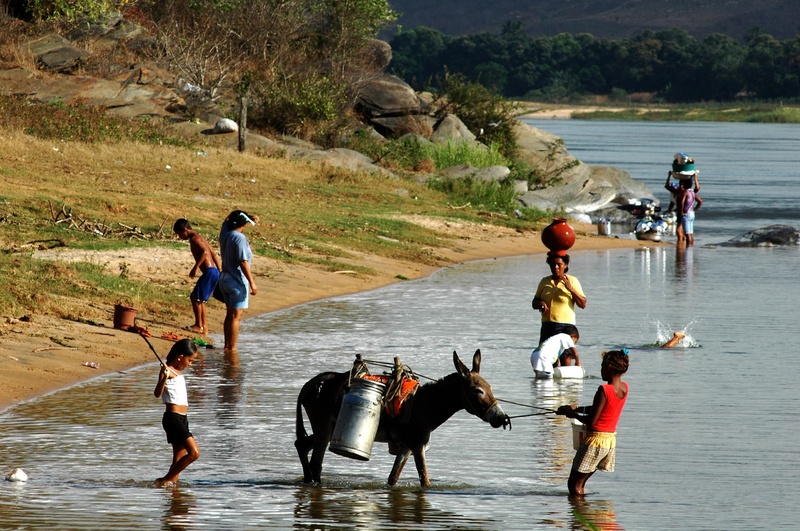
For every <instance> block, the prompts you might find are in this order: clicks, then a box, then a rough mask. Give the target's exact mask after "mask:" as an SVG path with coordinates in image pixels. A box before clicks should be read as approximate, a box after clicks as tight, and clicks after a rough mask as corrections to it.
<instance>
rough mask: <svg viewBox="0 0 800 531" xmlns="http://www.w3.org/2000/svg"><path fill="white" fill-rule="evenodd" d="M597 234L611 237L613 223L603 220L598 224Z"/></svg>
mask: <svg viewBox="0 0 800 531" xmlns="http://www.w3.org/2000/svg"><path fill="white" fill-rule="evenodd" d="M597 234H599V235H601V236H610V235H611V222H610V221H608V220H607V219H601V220H600V221H598V222H597Z"/></svg>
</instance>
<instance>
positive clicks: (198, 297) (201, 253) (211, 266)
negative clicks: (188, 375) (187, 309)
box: [172, 218, 222, 334]
mask: <svg viewBox="0 0 800 531" xmlns="http://www.w3.org/2000/svg"><path fill="white" fill-rule="evenodd" d="M172 230H173V231H174V232H175V234H177V235H178V237H179V238H180V239H181V240H189V249H190V250H191V251H192V256H193V257H194V266H192V269H191V270H190V271H189V278H194V277H196V276H197V272H198V271H200V273H201V274H200V278H199V279H198V280H197V284H195V286H194V289H193V290H192V293H191V295H189V299H190V300H191V301H192V311H193V312H194V324H193V325H191V326H185V327H184V328H183V329H184V330H188V331H189V332H195V333H197V334H206V333H208V323H207V322H206V303H207V302H208V299H209V298H211V294H212V293H213V292H214V288H216V287H217V281H219V272H220V271H221V270H222V262H221V261H220V259H219V256H217V253H215V252H214V249H212V248H211V245H210V244H209V243H208V240H206V239H205V238H204V237H203V236H202V235H201V234H200V233H199V232H197V231H195V230H194V229H192V225H191V224H190V223H189V221H188V220H186V219H183V218H181V219H179V220H178V221H176V222H175V224H174V225H173V226H172Z"/></svg>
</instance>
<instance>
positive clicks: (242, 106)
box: [239, 96, 247, 153]
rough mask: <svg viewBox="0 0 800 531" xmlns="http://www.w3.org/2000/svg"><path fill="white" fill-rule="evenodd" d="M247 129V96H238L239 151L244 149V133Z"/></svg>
mask: <svg viewBox="0 0 800 531" xmlns="http://www.w3.org/2000/svg"><path fill="white" fill-rule="evenodd" d="M246 131H247V96H241V97H240V98H239V152H240V153H241V152H244V149H245V145H244V144H245V134H246Z"/></svg>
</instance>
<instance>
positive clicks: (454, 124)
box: [430, 114, 475, 144]
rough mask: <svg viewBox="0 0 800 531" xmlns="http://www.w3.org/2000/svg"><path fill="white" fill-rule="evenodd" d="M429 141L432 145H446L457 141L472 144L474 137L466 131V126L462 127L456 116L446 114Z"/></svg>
mask: <svg viewBox="0 0 800 531" xmlns="http://www.w3.org/2000/svg"><path fill="white" fill-rule="evenodd" d="M430 140H431V142H433V143H434V144H447V143H449V142H457V141H467V142H473V141H474V140H475V135H474V134H472V132H471V131H470V130H469V129H467V126H466V125H464V122H462V121H461V120H460V119H459V118H458V116H456V115H455V114H448V115H447V116H445V117H444V118H442V119H441V120H440V121H439V123H438V124H436V126H435V127H434V131H433V134H432V135H431V137H430Z"/></svg>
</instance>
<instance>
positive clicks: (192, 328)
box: [183, 325, 205, 334]
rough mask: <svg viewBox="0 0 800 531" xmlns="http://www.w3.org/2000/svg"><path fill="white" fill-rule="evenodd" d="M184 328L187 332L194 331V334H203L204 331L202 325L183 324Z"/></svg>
mask: <svg viewBox="0 0 800 531" xmlns="http://www.w3.org/2000/svg"><path fill="white" fill-rule="evenodd" d="M183 329H184V330H186V331H187V332H194V333H195V334H205V331H204V329H203V327H202V326H197V325H192V326H184V327H183Z"/></svg>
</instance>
